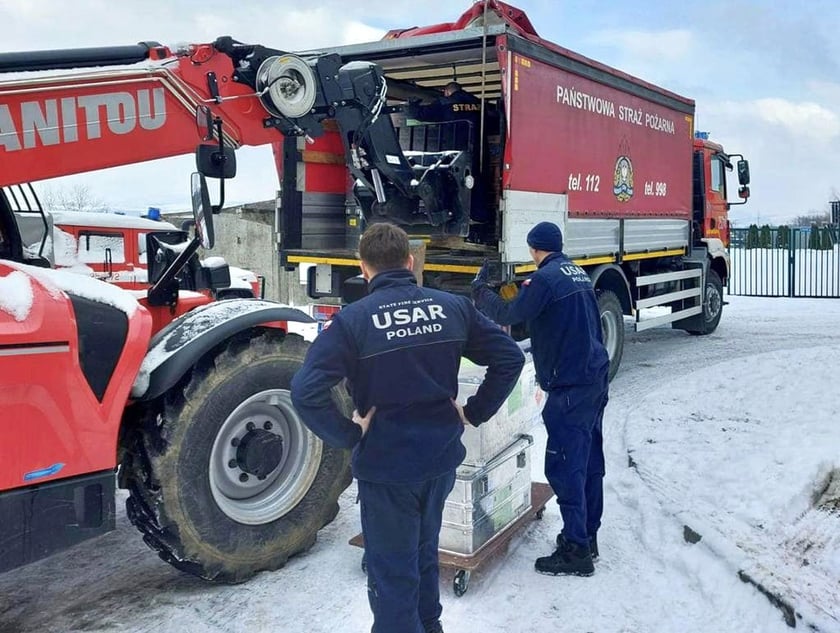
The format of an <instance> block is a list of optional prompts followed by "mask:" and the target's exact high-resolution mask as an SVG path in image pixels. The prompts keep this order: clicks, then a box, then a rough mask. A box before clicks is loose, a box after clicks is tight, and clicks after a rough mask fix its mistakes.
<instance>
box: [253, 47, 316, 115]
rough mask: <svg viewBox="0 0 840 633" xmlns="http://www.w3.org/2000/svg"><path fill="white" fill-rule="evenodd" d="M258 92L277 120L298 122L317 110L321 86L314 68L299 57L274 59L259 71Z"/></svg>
mask: <svg viewBox="0 0 840 633" xmlns="http://www.w3.org/2000/svg"><path fill="white" fill-rule="evenodd" d="M256 88H257V92H258V93H259V94H260V101H262V104H263V107H265V109H266V110H268V112H269V113H270V114H272V115H273V116H278V117H285V118H287V119H297V118H300V117H302V116H305V115H307V114H309V113H310V112H311V110H312V108H313V107H314V106H315V100H316V97H317V95H318V82H317V80H316V78H315V72H314V71H313V70H312V67H311V66H310V65H309V64H308V63H307V62H306V61H305V60H304V59H303V58H301V57H298V56H297V55H291V54H285V55H274V56H272V57H269V58H267V59H266V60H265V61H264V62H263V63H262V64H260V68H259V70H258V71H257V79H256Z"/></svg>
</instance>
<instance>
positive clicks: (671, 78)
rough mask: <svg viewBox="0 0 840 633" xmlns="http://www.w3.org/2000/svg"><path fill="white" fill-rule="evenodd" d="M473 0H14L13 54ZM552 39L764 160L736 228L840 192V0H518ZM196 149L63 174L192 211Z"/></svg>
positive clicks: (291, 36) (335, 39) (246, 188)
mask: <svg viewBox="0 0 840 633" xmlns="http://www.w3.org/2000/svg"><path fill="white" fill-rule="evenodd" d="M471 4H472V2H471V1H469V0H424V1H419V2H418V1H417V0H414V1H412V2H409V1H408V0H359V1H358V2H355V3H354V2H348V1H347V0H341V1H339V0H310V1H309V2H308V3H304V2H300V1H299V2H290V1H288V0H273V1H271V2H268V1H262V0H240V2H237V3H231V2H228V1H226V2H222V1H221V0H202V1H201V2H198V1H190V0H168V1H167V2H160V3H153V2H148V1H146V0H144V1H142V2H141V1H137V0H123V1H121V2H115V1H114V0H108V1H105V0H74V1H73V2H67V1H66V0H0V24H2V25H3V39H2V41H0V51H20V50H30V49H45V48H65V47H85V46H104V45H122V44H133V43H136V42H138V41H148V40H155V41H158V42H161V43H163V44H175V43H178V42H185V41H190V42H202V41H212V40H213V39H215V38H216V37H217V36H219V35H231V36H233V37H234V38H235V39H238V40H240V41H246V42H251V43H261V44H265V45H267V46H272V47H275V48H281V49H286V50H302V49H309V48H314V47H323V46H329V45H338V44H347V43H353V42H364V41H371V40H375V39H379V37H381V35H382V34H383V33H384V32H385V31H386V30H388V29H391V28H398V27H409V26H415V25H424V24H431V23H436V22H444V21H452V20H455V19H456V18H457V17H458V16H459V15H460V13H461V12H462V11H463V10H465V9H466V8H468V7H469V6H470V5H471ZM512 4H514V5H516V6H519V7H520V8H522V9H524V10H525V11H526V12H527V13H528V15H529V17H530V19H531V22H532V23H533V24H534V26H535V27H536V29H537V31H538V33H539V34H540V35H541V36H542V37H544V38H546V39H549V40H551V41H554V42H556V43H558V44H560V45H562V46H565V47H567V48H570V49H572V50H574V51H577V52H579V53H582V54H584V55H586V56H588V57H591V58H594V59H596V60H598V61H601V62H604V63H606V64H609V65H611V66H614V67H617V68H619V69H621V70H623V71H625V72H629V73H631V74H633V75H636V76H638V77H641V78H643V79H645V80H647V81H650V82H652V83H655V84H658V85H661V86H663V87H666V88H668V89H670V90H672V91H674V92H677V93H679V94H681V95H684V96H687V97H690V98H692V99H694V100H695V101H696V128H697V129H698V130H704V131H708V132H710V134H711V138H712V139H713V140H716V141H718V142H720V143H722V144H723V145H724V147H725V148H726V149H727V150H728V151H730V152H733V153H743V154H744V155H746V156H747V157H748V158H749V159H750V167H751V172H752V184H751V190H752V194H753V195H752V198H751V199H750V202H749V203H748V204H747V205H744V206H740V207H733V210H732V218H733V221H734V222H736V224H738V225H745V224H748V223H750V222H754V221H757V220H758V221H760V222H767V221H771V222H783V221H785V220H787V219H789V218H791V217H793V216H796V215H801V214H804V213H809V212H818V211H824V210H826V209H827V207H828V200H829V199H831V198H833V197H836V196H837V195H840V176H838V169H840V160H838V159H840V149H839V148H838V142H837V141H838V138H839V137H840V69H838V60H840V38H837V36H836V31H837V25H838V23H840V3H837V2H834V1H831V0H825V1H820V0H808V1H807V2H803V1H801V0H800V1H792V0H776V1H775V2H769V1H768V2H747V1H743V0H725V1H723V2H715V1H712V2H708V1H707V2H700V1H693V2H692V1H687V2H681V3H672V2H670V0H648V1H647V2H645V3H644V4H643V5H642V4H640V3H635V2H625V1H614V2H593V1H591V0H589V1H587V0H574V1H572V0H519V1H518V2H512ZM238 162H239V169H238V175H237V177H236V179H235V180H234V181H232V182H231V183H229V187H228V202H246V201H253V200H264V199H269V198H272V197H273V195H274V191H275V190H276V188H277V177H276V174H275V171H274V163H273V159H272V156H271V151H270V149H269V148H249V149H246V150H240V152H239V155H238ZM193 169H194V159H193V158H192V156H189V157H181V158H175V159H166V160H161V161H153V162H150V163H146V164H143V165H138V166H133V167H125V168H117V169H112V170H107V171H102V172H97V173H95V174H86V175H82V176H75V177H72V178H67V179H62V180H61V183H60V184H61V186H64V187H69V186H72V185H73V184H74V183H82V184H85V185H86V186H88V187H89V189H90V190H91V193H92V194H93V195H94V196H96V197H97V198H99V199H101V200H103V201H104V202H105V203H106V204H107V205H108V206H109V207H111V208H112V209H114V210H135V211H136V210H145V209H146V207H148V206H160V207H168V208H171V207H179V206H186V205H187V204H188V196H187V191H188V183H189V173H190V172H191V171H192V170H193Z"/></svg>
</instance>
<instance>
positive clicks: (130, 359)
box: [0, 44, 350, 582]
mask: <svg viewBox="0 0 840 633" xmlns="http://www.w3.org/2000/svg"><path fill="white" fill-rule="evenodd" d="M110 66H119V68H110ZM68 67H73V68H77V67H85V69H86V70H85V71H84V72H79V71H77V70H74V72H72V73H69V74H58V75H57V74H56V73H55V71H56V70H59V69H64V68H68ZM94 67H96V70H93V68H94ZM100 67H102V68H100ZM17 71H47V72H36V73H27V75H26V76H25V77H24V78H21V76H20V75H18V74H17ZM5 72H13V73H15V75H14V76H13V78H11V79H4V78H3V75H2V73H5ZM235 72H236V67H235V66H234V64H233V61H232V59H231V57H230V56H229V55H227V54H224V53H222V52H221V50H219V49H218V48H217V47H215V46H214V45H212V44H207V45H196V46H193V47H190V48H187V49H184V50H181V51H178V52H172V51H170V50H169V49H166V48H165V47H161V46H158V45H154V44H141V45H137V46H129V47H114V48H104V49H82V50H80V51H66V50H65V51H41V52H38V51H36V52H27V53H6V54H0V161H2V166H3V169H2V170H0V172H2V175H0V187H3V188H4V193H8V192H12V193H11V194H9V195H3V196H0V418H2V420H3V424H2V425H0V445H2V448H0V516H2V517H3V521H2V522H0V571H5V570H8V569H12V568H14V567H17V566H20V565H24V564H26V563H29V562H31V561H34V560H38V559H40V558H42V557H44V556H47V555H49V554H51V553H53V552H56V551H59V550H61V549H63V548H66V547H69V546H71V545H73V544H75V543H78V542H80V541H82V540H84V539H87V538H91V537H94V536H97V535H100V534H102V533H105V532H107V531H109V530H112V529H113V528H114V524H115V508H114V504H115V497H114V489H115V485H116V483H115V471H117V470H118V472H119V478H118V483H119V485H120V486H122V487H124V488H127V489H128V492H129V497H128V500H127V507H126V509H127V513H128V517H129V518H130V520H131V521H132V523H134V525H135V526H136V527H137V528H138V529H139V530H140V531H141V532H142V533H143V537H144V541H145V542H146V543H147V544H148V545H149V546H150V547H152V548H153V549H154V550H156V551H157V552H158V554H159V555H160V557H161V558H162V559H164V560H166V561H167V562H169V563H171V564H172V565H174V566H175V567H177V568H179V569H181V570H184V571H186V572H189V573H192V574H195V575H197V576H200V577H202V578H205V579H210V580H217V581H225V582H239V581H242V580H245V579H247V578H248V577H250V576H251V575H253V574H254V573H256V572H258V571H261V570H271V569H277V568H278V567H281V566H282V565H283V564H284V563H285V561H286V560H287V559H288V557H290V556H293V555H295V554H297V553H299V552H301V551H304V550H305V549H307V548H308V547H310V546H311V545H312V544H313V543H314V541H315V539H316V535H317V532H318V530H319V529H320V528H321V527H323V526H324V525H325V524H327V523H328V522H330V521H331V520H332V519H333V518H334V516H335V514H336V513H337V511H338V504H337V499H338V496H339V494H340V493H341V492H342V491H343V490H344V489H345V488H346V487H347V486H348V485H349V483H350V472H349V453H348V452H347V451H339V450H333V449H331V448H329V447H327V446H324V445H323V444H322V442H321V441H320V440H319V439H318V438H316V437H315V436H314V435H313V434H312V433H310V432H309V431H308V430H307V429H306V428H305V427H304V425H303V424H302V423H301V421H300V420H299V418H298V417H297V415H296V413H295V411H294V408H293V407H292V406H291V404H290V401H289V392H288V386H289V382H290V380H291V377H292V375H293V374H294V372H295V371H296V369H297V367H298V366H299V364H300V363H301V362H302V360H303V356H304V354H305V353H306V349H307V344H306V343H305V341H304V340H303V339H302V338H301V337H300V336H297V335H295V334H292V333H289V332H288V331H287V328H286V324H287V323H288V322H295V321H298V322H305V323H309V322H312V320H311V318H310V317H308V316H307V315H306V314H304V313H303V312H301V311H299V310H296V309H293V308H290V307H288V306H284V305H282V304H278V303H274V302H269V301H264V300H260V299H253V298H250V299H243V298H234V299H227V300H222V301H213V300H212V298H211V297H209V296H207V295H206V294H203V293H201V292H197V291H190V290H184V288H194V289H195V290H200V289H201V288H207V287H209V288H211V289H213V288H223V287H227V286H229V285H230V280H229V278H228V275H229V271H228V270H227V267H226V266H224V265H219V260H218V259H213V258H208V259H209V260H210V261H205V265H201V262H199V261H198V260H197V257H196V256H195V254H196V252H197V250H198V248H199V247H200V246H203V247H205V248H209V247H211V246H212V242H213V225H212V219H213V216H212V213H211V205H210V202H209V198H208V195H207V188H206V184H205V183H204V176H203V175H206V176H209V177H213V178H219V179H220V182H221V185H220V190H221V196H220V198H221V199H222V200H223V198H224V178H229V177H233V176H234V175H235V168H236V164H235V155H234V148H236V147H239V146H241V145H243V144H251V145H258V144H264V143H267V142H270V141H271V140H275V139H277V138H281V133H280V131H278V130H277V129H276V128H275V127H270V126H266V125H264V119H265V118H266V112H265V110H264V109H262V108H253V109H251V110H249V111H243V110H242V108H241V105H242V103H243V102H242V101H241V100H239V99H236V97H241V98H249V99H253V100H254V101H255V103H258V102H257V97H256V96H255V95H254V94H253V91H252V90H251V89H250V88H247V87H245V86H242V85H240V84H237V83H236V82H232V81H227V79H228V78H230V77H231V76H232V75H233V74H234V73H235ZM217 79H218V82H217ZM217 97H218V99H217ZM223 97H226V98H230V99H231V100H232V102H231V101H225V100H224V99H223ZM193 151H195V152H196V160H197V164H198V168H199V172H200V174H195V176H194V179H193V183H192V184H193V187H192V200H193V210H194V216H195V217H194V219H195V227H196V230H195V233H196V236H195V237H194V238H193V239H191V240H189V241H186V242H185V241H184V237H185V235H184V233H183V232H182V231H151V232H149V233H148V234H147V236H146V238H147V239H146V243H147V262H146V268H147V269H148V273H147V275H148V277H147V279H148V285H149V287H148V289H147V290H142V291H140V290H133V291H130V290H125V289H122V288H119V287H117V286H115V285H112V284H108V283H105V282H102V281H99V280H96V279H92V278H90V277H89V276H86V275H79V274H77V273H72V272H68V271H66V270H64V271H63V270H51V269H49V267H50V261H49V259H48V258H47V257H46V253H45V249H44V247H43V242H42V244H41V245H39V246H37V247H35V248H24V246H25V244H24V239H23V238H22V236H21V229H20V228H19V226H18V223H17V218H16V216H15V211H16V210H20V207H21V205H20V204H17V205H15V204H13V202H14V201H15V195H17V194H19V192H20V191H21V188H20V185H23V184H24V183H28V182H30V181H33V180H42V179H45V178H51V177H55V176H61V175H67V174H71V173H78V172H82V171H86V170H91V169H99V168H104V167H109V166H113V165H119V164H128V163H134V162H139V161H144V160H148V159H151V158H157V157H163V156H170V155H175V154H184V153H190V152H193ZM18 202H19V200H18ZM221 204H222V202H221V201H220V202H219V204H218V205H216V206H215V207H213V208H212V210H213V211H214V212H215V211H217V210H218V209H219V208H220V207H221ZM41 223H42V224H43V225H44V226H43V227H42V230H43V231H48V230H49V228H50V226H49V220H48V219H47V217H46V216H45V217H44V218H41ZM45 234H48V233H45ZM29 244H32V242H31V241H27V242H26V245H27V246H28V245H29ZM125 244H126V242H124V245H125ZM133 245H134V242H133V241H132V246H131V247H130V248H129V249H128V250H131V248H133ZM103 246H104V247H105V249H106V252H110V261H111V264H112V265H113V264H114V263H115V262H114V255H115V254H116V253H117V249H116V248H115V246H114V244H113V243H106V244H104V245H103ZM137 246H138V247H139V241H138V244H137ZM76 252H77V254H78V250H77V251H76ZM126 256H127V251H126V250H124V251H123V258H125V257H126ZM138 257H139V254H138ZM91 263H93V262H87V263H85V265H89V264H91ZM138 263H139V261H138ZM335 397H336V398H337V399H338V400H339V401H340V402H341V403H342V406H343V407H345V408H346V407H347V398H346V395H344V393H343V392H342V391H341V390H339V389H336V391H335Z"/></svg>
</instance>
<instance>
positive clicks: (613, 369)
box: [598, 290, 624, 380]
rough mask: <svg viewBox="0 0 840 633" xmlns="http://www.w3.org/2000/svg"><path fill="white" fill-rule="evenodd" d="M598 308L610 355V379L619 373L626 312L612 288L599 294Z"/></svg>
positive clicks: (605, 343) (605, 344)
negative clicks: (623, 310) (622, 309)
mask: <svg viewBox="0 0 840 633" xmlns="http://www.w3.org/2000/svg"><path fill="white" fill-rule="evenodd" d="M598 308H599V309H600V311H601V331H602V332H603V334H604V347H606V348H607V353H608V354H609V355H610V380H612V379H613V376H615V375H616V373H618V368H619V367H620V366H621V356H622V354H623V353H624V314H623V313H622V311H621V302H620V301H619V300H618V297H617V296H616V294H615V293H614V292H613V291H612V290H604V291H601V292H600V293H599V294H598Z"/></svg>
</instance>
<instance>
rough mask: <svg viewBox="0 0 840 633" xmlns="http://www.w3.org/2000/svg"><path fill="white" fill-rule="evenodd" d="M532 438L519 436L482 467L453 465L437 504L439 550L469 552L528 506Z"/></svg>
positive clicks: (465, 553) (529, 502)
mask: <svg viewBox="0 0 840 633" xmlns="http://www.w3.org/2000/svg"><path fill="white" fill-rule="evenodd" d="M488 424H489V423H488ZM533 442H534V440H533V438H532V437H531V436H529V435H522V436H520V437H519V438H517V439H515V440H514V441H513V443H512V444H510V445H509V446H508V447H507V448H505V449H504V450H502V451H501V452H500V453H499V454H498V455H497V456H496V458H495V459H493V460H491V461H490V462H489V463H487V464H486V465H485V466H481V467H476V466H470V465H463V464H462V465H461V466H460V467H459V468H458V472H457V476H456V479H455V487H454V488H453V489H452V492H451V493H450V494H449V497H448V498H447V500H446V504H445V505H444V509H443V525H442V527H441V532H440V545H439V548H440V550H441V551H442V552H448V553H452V554H460V555H470V554H473V553H474V552H476V551H477V550H478V549H480V548H481V547H482V546H483V545H485V544H486V543H487V542H488V541H490V540H491V539H492V538H493V537H494V536H496V535H497V534H499V533H500V532H502V531H503V530H504V529H506V528H507V527H508V526H510V525H511V524H513V523H515V522H516V521H517V520H518V519H519V518H521V517H522V515H523V514H525V513H527V512H528V511H529V510H530V509H531V452H530V448H531V445H532V444H533Z"/></svg>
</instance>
